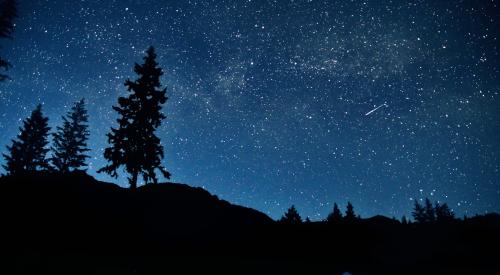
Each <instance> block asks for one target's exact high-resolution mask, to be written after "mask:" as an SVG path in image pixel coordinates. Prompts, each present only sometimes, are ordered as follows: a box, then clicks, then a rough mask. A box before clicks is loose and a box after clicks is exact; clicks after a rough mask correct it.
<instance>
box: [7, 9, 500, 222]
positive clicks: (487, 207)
mask: <svg viewBox="0 0 500 275" xmlns="http://www.w3.org/2000/svg"><path fill="white" fill-rule="evenodd" d="M499 14H500V11H499V8H498V1H472V0H471V1H382V0H377V1H333V0H332V1H313V0H310V1H301V0H296V1H271V0H268V1H219V0H217V1H153V0H129V1H126V0H124V1H97V0H95V1H94V0H92V1H76V0H75V1H62V0H60V1H39V0H20V1H19V15H20V16H19V18H18V20H17V24H16V30H15V33H14V39H13V40H12V41H8V40H3V41H1V44H2V46H3V48H2V49H1V54H2V56H5V57H7V59H9V60H10V61H11V63H12V64H13V66H14V67H13V69H12V70H10V71H9V74H10V76H11V77H12V78H13V80H12V81H10V82H5V83H1V84H0V147H1V148H5V145H7V144H9V140H10V139H11V138H12V137H14V136H15V135H16V133H17V129H18V127H19V126H20V124H21V120H22V119H24V118H25V117H26V116H28V115H29V113H30V112H31V110H32V109H33V108H34V107H35V105H36V104H37V103H39V102H41V103H43V104H44V111H45V113H46V114H47V115H48V116H49V117H50V125H51V126H52V127H53V128H55V126H56V125H58V123H60V121H61V119H60V115H62V114H64V113H65V112H66V111H67V110H68V109H69V106H71V105H72V104H73V102H74V101H76V100H78V99H80V98H82V97H84V98H86V99H87V102H88V109H89V112H90V126H91V128H90V130H91V137H90V142H89V143H90V147H91V149H92V152H91V155H92V159H91V161H90V162H91V165H90V169H89V173H90V174H92V175H95V174H96V173H95V171H96V170H97V169H98V168H100V167H102V166H103V165H104V159H103V157H102V151H103V148H105V147H106V146H107V144H106V137H105V134H106V133H107V132H108V130H109V128H110V127H111V126H114V125H115V122H114V119H115V113H114V112H113V111H112V109H111V106H112V105H114V104H115V103H116V100H117V97H118V96H120V95H125V87H124V86H123V83H124V81H125V80H126V78H135V75H134V73H133V72H132V68H133V64H134V62H140V61H141V58H142V56H143V54H144V50H145V49H146V48H147V47H148V46H149V45H153V46H155V47H156V48H157V53H158V56H159V63H160V66H162V67H163V68H164V71H165V76H164V77H163V79H162V83H163V84H164V85H165V86H166V87H167V93H168V96H169V98H170V99H169V100H168V101H167V103H166V105H165V108H164V110H165V114H166V115H167V119H166V120H165V122H164V124H163V125H162V127H161V129H160V130H159V135H160V137H161V138H162V142H163V144H164V146H165V155H166V157H165V160H164V164H165V166H166V167H167V169H168V170H169V171H170V172H171V173H172V174H173V178H172V180H173V181H176V182H183V183H187V184H190V185H193V186H203V187H204V188H206V189H207V190H208V191H210V192H212V193H214V194H216V195H218V196H219V197H221V198H223V199H226V200H229V201H231V202H233V203H238V204H242V205H245V206H249V207H253V208H256V209H258V210H261V211H263V212H265V213H267V214H270V215H271V216H272V217H274V218H277V217H279V216H280V215H281V213H282V212H284V211H285V209H286V208H287V207H289V206H290V205H291V204H295V205H296V206H297V208H298V210H299V212H300V213H301V214H302V215H303V216H309V217H311V219H313V220H314V219H322V218H324V217H326V215H327V213H328V212H329V211H330V210H331V208H332V205H333V202H337V203H339V204H340V205H341V206H342V207H344V206H345V203H346V202H347V201H348V200H349V201H351V202H352V203H353V204H354V207H355V210H357V212H359V213H360V214H361V215H362V216H371V215H374V214H378V213H380V214H384V215H388V216H393V215H394V216H397V217H400V216H401V215H403V214H406V215H408V214H409V213H410V211H411V208H412V205H413V200H415V199H422V198H424V197H430V198H431V199H433V200H436V201H441V202H443V201H444V202H448V203H449V205H450V206H451V207H452V208H453V209H454V211H456V212H457V214H459V215H463V214H469V215H470V214H475V213H484V212H485V211H489V212H491V211H500V203H499V202H500V171H499V169H500V160H499V158H500V138H499V134H500V102H499V97H500V95H499V92H500V80H499V66H500V59H499V48H498V45H500V43H499V39H500V38H499V34H500V31H499V26H500V24H499V22H498V21H499V19H500V18H499V16H498V15H499ZM376 107H380V108H378V109H377V110H375V111H373V112H371V113H370V111H371V110H373V109H375V108H376ZM3 150H4V151H5V149H3ZM3 161H4V160H3V159H2V160H0V163H3ZM97 178H98V179H101V180H108V181H111V180H113V179H110V178H108V177H106V176H104V175H97ZM113 181H115V180H113ZM118 181H119V183H120V184H121V185H122V186H126V180H125V177H122V178H120V179H119V180H118Z"/></svg>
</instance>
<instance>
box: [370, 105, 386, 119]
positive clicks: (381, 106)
mask: <svg viewBox="0 0 500 275" xmlns="http://www.w3.org/2000/svg"><path fill="white" fill-rule="evenodd" d="M382 106H385V107H388V106H387V104H385V103H384V104H382V105H380V106H378V107H377V108H375V109H373V110H371V111H369V112H368V113H366V114H365V116H367V115H369V114H371V113H373V112H375V111H376V110H378V109H380V108H381V107H382Z"/></svg>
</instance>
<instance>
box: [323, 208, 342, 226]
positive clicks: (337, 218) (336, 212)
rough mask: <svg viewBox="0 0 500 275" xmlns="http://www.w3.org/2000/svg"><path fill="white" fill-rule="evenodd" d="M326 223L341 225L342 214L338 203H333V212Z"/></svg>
mask: <svg viewBox="0 0 500 275" xmlns="http://www.w3.org/2000/svg"><path fill="white" fill-rule="evenodd" d="M326 221H327V222H329V223H339V222H341V221H342V212H340V209H339V206H338V205H337V203H333V211H332V213H330V214H329V215H328V217H327V218H326Z"/></svg>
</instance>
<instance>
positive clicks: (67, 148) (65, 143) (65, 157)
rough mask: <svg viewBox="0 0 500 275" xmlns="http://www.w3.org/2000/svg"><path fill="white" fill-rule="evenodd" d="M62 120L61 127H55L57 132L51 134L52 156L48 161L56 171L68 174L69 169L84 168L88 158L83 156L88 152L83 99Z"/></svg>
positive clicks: (85, 112) (86, 116) (86, 120)
mask: <svg viewBox="0 0 500 275" xmlns="http://www.w3.org/2000/svg"><path fill="white" fill-rule="evenodd" d="M62 119H63V125H62V127H60V126H59V127H57V132H56V133H54V134H53V137H54V146H53V147H52V151H53V156H52V158H51V159H50V160H51V162H52V165H54V167H55V168H56V169H57V170H59V171H61V172H69V171H70V169H73V170H77V169H78V168H81V167H83V166H86V164H85V160H86V159H87V158H88V157H89V156H87V155H85V152H88V151H90V150H89V149H88V148H87V139H88V136H89V131H88V125H87V122H88V115H87V110H86V109H85V101H84V99H81V100H80V101H78V102H77V103H75V105H74V106H73V107H72V108H71V111H70V112H68V114H67V115H66V116H63V117H62Z"/></svg>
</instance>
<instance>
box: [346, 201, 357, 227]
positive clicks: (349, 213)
mask: <svg viewBox="0 0 500 275" xmlns="http://www.w3.org/2000/svg"><path fill="white" fill-rule="evenodd" d="M344 220H345V221H347V222H352V221H355V220H356V214H355V213H354V206H352V203H351V202H347V207H346V211H345V217H344Z"/></svg>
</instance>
